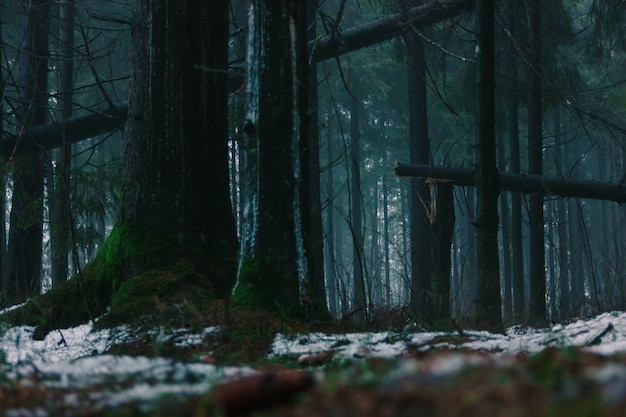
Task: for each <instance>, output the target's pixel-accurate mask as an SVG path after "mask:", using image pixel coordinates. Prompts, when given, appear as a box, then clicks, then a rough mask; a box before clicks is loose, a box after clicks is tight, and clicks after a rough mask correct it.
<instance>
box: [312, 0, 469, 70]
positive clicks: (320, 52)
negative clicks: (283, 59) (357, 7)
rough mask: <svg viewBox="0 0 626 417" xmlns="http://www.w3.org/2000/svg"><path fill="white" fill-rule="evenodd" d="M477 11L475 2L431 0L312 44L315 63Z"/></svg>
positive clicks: (314, 41) (336, 33) (328, 36)
mask: <svg viewBox="0 0 626 417" xmlns="http://www.w3.org/2000/svg"><path fill="white" fill-rule="evenodd" d="M473 9H474V0H442V1H432V2H430V3H426V4H423V5H421V6H417V7H413V8H410V9H409V10H407V12H406V13H398V14H393V15H390V16H387V17H383V18H382V19H378V20H374V21H372V22H369V23H365V24H363V25H359V26H355V27H353V28H349V29H345V30H338V31H336V32H333V33H329V34H328V35H326V36H324V37H322V38H320V39H318V40H313V41H310V42H309V51H310V60H311V62H312V63H317V62H322V61H325V60H327V59H331V58H336V57H338V56H340V55H343V54H347V53H349V52H353V51H356V50H358V49H362V48H366V47H368V46H371V45H376V44H379V43H382V42H385V41H388V40H390V39H393V38H395V37H396V36H400V35H403V34H404V33H406V31H407V30H409V29H410V28H411V26H412V25H416V26H419V27H427V26H431V25H434V24H436V23H439V22H442V21H444V20H447V19H452V18H454V17H457V16H459V15H461V14H463V13H467V12H469V11H471V10H473Z"/></svg>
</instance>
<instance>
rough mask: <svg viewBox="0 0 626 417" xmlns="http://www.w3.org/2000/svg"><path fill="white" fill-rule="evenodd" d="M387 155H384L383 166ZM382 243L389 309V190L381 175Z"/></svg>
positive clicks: (388, 305)
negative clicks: (383, 246)
mask: <svg viewBox="0 0 626 417" xmlns="http://www.w3.org/2000/svg"><path fill="white" fill-rule="evenodd" d="M386 161H387V154H386V153H385V165H386ZM382 181H383V184H382V187H383V242H384V245H385V248H384V253H385V255H384V256H385V306H386V307H387V309H389V308H391V270H390V266H389V239H390V237H389V196H388V193H389V190H388V185H387V176H386V175H383V178H382Z"/></svg>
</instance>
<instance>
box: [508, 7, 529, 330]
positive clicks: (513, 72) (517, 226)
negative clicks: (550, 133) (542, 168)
mask: <svg viewBox="0 0 626 417" xmlns="http://www.w3.org/2000/svg"><path fill="white" fill-rule="evenodd" d="M507 6H508V8H509V10H510V11H509V14H508V16H507V23H508V27H509V32H510V33H511V35H510V36H511V37H512V39H510V41H509V43H508V45H509V49H510V52H509V53H508V54H507V55H506V67H507V69H508V73H509V74H510V86H509V89H510V91H509V92H508V96H507V97H508V98H507V104H506V107H507V119H508V126H507V128H508V137H509V147H510V150H511V151H510V152H511V155H510V159H511V174H513V175H517V174H519V173H520V172H521V170H520V144H519V121H518V110H519V89H518V84H519V81H518V72H517V59H516V55H517V53H516V52H515V48H517V45H516V44H515V42H516V36H517V23H516V22H517V18H518V10H519V8H520V7H519V3H518V1H517V0H509V1H508V2H507ZM511 269H512V280H513V282H512V287H513V320H514V323H524V322H525V320H526V303H525V301H524V300H525V297H524V246H523V245H522V197H521V195H520V193H519V192H513V193H511ZM511 324H513V323H511Z"/></svg>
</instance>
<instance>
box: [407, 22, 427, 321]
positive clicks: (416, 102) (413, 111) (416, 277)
mask: <svg viewBox="0 0 626 417" xmlns="http://www.w3.org/2000/svg"><path fill="white" fill-rule="evenodd" d="M405 41H406V44H407V50H408V51H407V53H408V56H407V66H408V74H407V77H408V90H409V99H408V100H409V160H410V161H411V163H413V164H428V163H429V162H430V138H429V136H428V110H427V109H428V107H427V102H426V58H425V56H424V43H423V42H422V41H421V40H420V39H419V38H418V37H417V35H416V34H415V33H414V32H408V33H407V34H406V36H405ZM409 204H410V213H411V229H410V231H411V240H410V241H411V258H410V259H411V310H412V312H413V314H415V315H416V316H417V318H418V319H419V320H420V321H422V322H424V323H428V324H432V323H433V319H434V317H433V313H434V299H433V295H434V292H433V281H432V273H433V260H432V256H431V254H432V252H431V245H432V230H431V226H430V218H429V213H428V209H429V208H430V206H431V198H430V187H429V186H428V185H426V184H424V183H423V182H420V181H417V180H411V190H410V197H409Z"/></svg>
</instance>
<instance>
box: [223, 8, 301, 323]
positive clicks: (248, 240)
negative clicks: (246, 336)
mask: <svg viewBox="0 0 626 417" xmlns="http://www.w3.org/2000/svg"><path fill="white" fill-rule="evenodd" d="M305 9H306V7H305V2H290V1H286V0H278V1H276V0H272V1H270V0H252V1H251V2H250V9H249V21H248V22H249V24H248V30H249V43H248V54H247V56H248V62H247V66H248V71H247V77H248V79H247V96H248V100H247V109H246V118H247V121H246V123H245V126H244V129H245V131H246V138H245V140H244V143H243V144H242V153H243V154H244V155H243V156H242V161H241V170H242V175H243V182H242V193H243V196H244V202H243V207H242V209H243V224H244V228H243V234H242V236H241V247H240V254H239V273H238V278H237V284H236V286H235V289H234V292H233V302H234V303H235V304H238V305H241V306H246V307H252V308H262V309H266V310H270V311H276V312H280V313H282V314H294V315H301V314H302V313H303V308H302V305H301V304H302V303H304V302H306V301H307V298H308V297H310V295H309V294H308V293H307V291H308V288H306V286H307V285H306V284H307V283H308V282H309V281H308V280H309V279H310V275H309V274H310V273H311V260H310V259H311V258H310V256H311V255H310V253H307V250H308V249H310V248H309V247H307V246H306V244H307V242H306V241H305V233H306V229H307V227H308V225H307V222H308V219H306V218H305V217H304V215H303V213H305V211H304V207H303V201H306V196H307V193H308V190H307V189H303V186H308V184H309V182H308V180H307V179H306V178H304V177H305V176H307V175H309V172H308V171H306V170H305V167H307V166H308V164H307V163H306V160H304V159H303V158H305V156H303V147H304V146H306V145H308V139H307V134H308V131H309V130H308V116H307V112H308V107H307V92H306V84H307V79H308V74H307V71H308V68H307V49H306V10H305ZM303 199H304V200H303Z"/></svg>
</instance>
